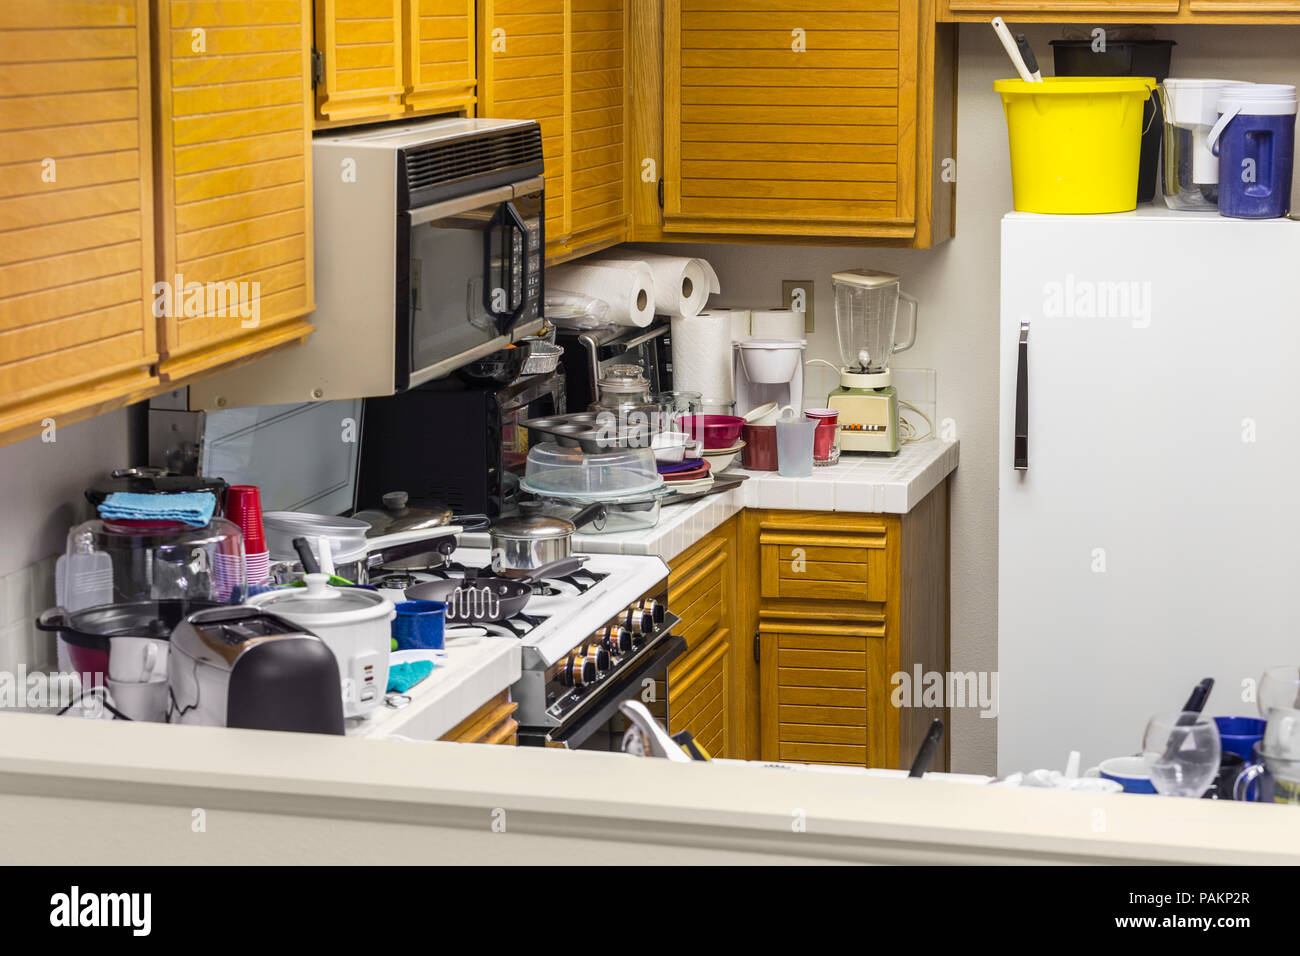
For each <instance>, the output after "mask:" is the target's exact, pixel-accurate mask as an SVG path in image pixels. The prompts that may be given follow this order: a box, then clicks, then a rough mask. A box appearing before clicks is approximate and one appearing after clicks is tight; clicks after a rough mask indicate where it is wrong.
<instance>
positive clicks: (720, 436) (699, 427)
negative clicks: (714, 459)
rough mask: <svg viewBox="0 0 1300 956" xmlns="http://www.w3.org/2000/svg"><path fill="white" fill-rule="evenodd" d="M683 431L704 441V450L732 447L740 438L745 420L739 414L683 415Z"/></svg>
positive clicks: (681, 421) (681, 423)
mask: <svg viewBox="0 0 1300 956" xmlns="http://www.w3.org/2000/svg"><path fill="white" fill-rule="evenodd" d="M679 424H680V425H681V427H682V431H684V432H686V433H687V434H689V435H690V436H691V437H692V438H695V439H698V440H700V441H702V442H704V450H705V451H709V450H710V449H714V448H730V447H731V446H732V445H734V444H736V442H737V441H739V440H740V432H741V429H743V428H744V427H745V420H744V419H743V418H740V417H739V416H737V415H683V416H682V417H681V419H679Z"/></svg>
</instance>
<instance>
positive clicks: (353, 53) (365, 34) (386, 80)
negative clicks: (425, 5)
mask: <svg viewBox="0 0 1300 956" xmlns="http://www.w3.org/2000/svg"><path fill="white" fill-rule="evenodd" d="M402 4H403V0H315V13H316V44H315V49H316V58H317V62H316V65H315V69H316V110H317V113H318V115H319V117H320V119H322V120H325V121H330V122H334V123H355V122H360V121H364V120H380V119H395V118H397V117H399V116H401V115H402V113H404V112H405V111H406V105H405V104H404V103H403V102H402V94H404V93H405V92H406V87H405V85H404V80H403V76H404V74H403V55H404V50H405V39H404V38H405V35H406V30H405V21H404V18H403V15H402ZM308 45H309V46H310V45H311V44H310V43H309V44H308Z"/></svg>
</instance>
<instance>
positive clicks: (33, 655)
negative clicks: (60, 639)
mask: <svg viewBox="0 0 1300 956" xmlns="http://www.w3.org/2000/svg"><path fill="white" fill-rule="evenodd" d="M55 558H56V555H50V556H49V557H48V558H43V559H42V560H40V561H37V562H36V563H35V564H30V565H28V566H27V567H24V568H19V569H18V570H16V571H12V572H10V573H9V574H7V575H5V576H4V577H2V578H0V670H3V671H11V672H12V671H15V670H17V669H18V667H20V666H22V667H25V668H26V669H27V670H28V671H34V670H48V669H51V668H53V667H54V665H55V651H54V635H53V634H49V633H46V632H45V631H38V630H37V629H36V615H38V614H40V613H41V612H42V611H44V610H45V609H46V608H50V607H53V606H54V561H55Z"/></svg>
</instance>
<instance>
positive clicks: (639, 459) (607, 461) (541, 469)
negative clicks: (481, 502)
mask: <svg viewBox="0 0 1300 956" xmlns="http://www.w3.org/2000/svg"><path fill="white" fill-rule="evenodd" d="M648 446H649V439H648V438H647V440H646V446H645V447H637V448H615V449H606V450H605V451H603V452H600V453H598V454H589V453H586V452H584V451H582V450H581V449H580V448H569V447H564V446H562V445H560V444H557V443H556V442H550V441H544V442H541V443H540V444H537V445H534V446H533V447H532V448H530V449H529V450H528V464H527V468H526V470H525V472H524V481H525V482H526V483H527V485H528V490H529V491H534V492H541V493H544V494H554V495H563V496H565V497H585V498H589V499H593V500H594V499H597V498H600V499H605V498H613V497H622V496H626V495H643V494H648V493H650V492H653V491H655V490H657V489H658V488H660V487H662V485H663V478H661V477H660V476H659V470H658V465H657V463H656V462H655V455H654V450H653V449H651V448H650V447H648Z"/></svg>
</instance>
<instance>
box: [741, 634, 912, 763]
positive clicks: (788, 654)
mask: <svg viewBox="0 0 1300 956" xmlns="http://www.w3.org/2000/svg"><path fill="white" fill-rule="evenodd" d="M759 638H760V654H759V668H760V681H761V684H762V696H763V701H762V707H761V714H762V746H761V754H762V758H763V759H764V760H782V761H792V762H795V763H830V764H848V765H852V766H859V767H862V766H867V767H885V766H889V763H890V742H891V741H892V740H893V739H894V738H895V737H896V736H897V733H898V715H897V712H896V711H894V710H893V708H892V707H891V705H890V702H889V695H890V692H891V689H892V688H891V686H890V683H889V666H888V662H887V648H886V641H885V623H884V616H883V615H881V616H880V619H879V621H875V622H861V623H854V624H827V623H824V622H823V621H821V620H818V617H817V615H816V614H815V613H807V614H799V613H795V614H791V615H788V616H778V615H776V614H764V615H763V620H761V621H760V624H759Z"/></svg>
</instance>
